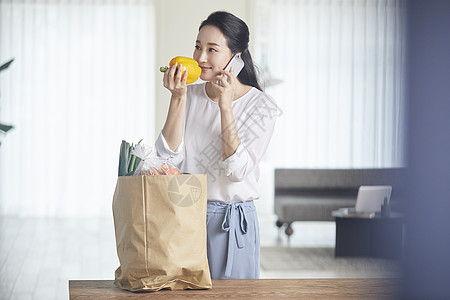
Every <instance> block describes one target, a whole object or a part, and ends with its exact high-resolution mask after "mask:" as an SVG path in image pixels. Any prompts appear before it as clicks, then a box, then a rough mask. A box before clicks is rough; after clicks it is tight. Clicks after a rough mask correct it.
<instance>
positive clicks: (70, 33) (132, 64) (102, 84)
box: [0, 0, 155, 216]
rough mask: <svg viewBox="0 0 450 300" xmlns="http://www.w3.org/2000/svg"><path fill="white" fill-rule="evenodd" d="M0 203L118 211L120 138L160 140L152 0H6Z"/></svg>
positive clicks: (34, 209)
mask: <svg viewBox="0 0 450 300" xmlns="http://www.w3.org/2000/svg"><path fill="white" fill-rule="evenodd" d="M0 5H1V6H0V62H5V61H7V60H9V59H10V58H14V59H15V60H14V62H13V63H12V65H11V66H10V68H9V69H8V70H6V71H4V72H2V73H0V79H1V85H0V91H1V96H0V97H1V98H0V105H1V111H0V121H2V122H3V123H11V124H13V125H14V126H15V129H14V130H12V131H10V132H9V133H8V134H7V135H6V136H4V137H3V138H2V145H1V146H0V213H1V214H7V215H45V216H96V215H111V201H112V195H113V193H114V187H115V182H116V178H117V166H118V159H119V147H120V143H121V140H122V139H125V140H128V141H129V142H137V141H138V140H139V139H141V138H143V139H144V142H147V143H149V144H152V143H153V140H154V137H153V135H154V134H153V132H154V128H153V127H154V124H153V121H154V119H153V115H154V105H153V101H154V99H153V98H154V95H153V90H154V89H153V85H154V84H153V82H154V73H155V72H154V69H155V64H154V61H153V57H154V47H153V46H154V36H155V33H154V23H153V22H154V7H153V1H150V0H103V1H97V0H20V1H15V0H1V1H0Z"/></svg>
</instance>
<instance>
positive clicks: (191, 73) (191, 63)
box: [159, 56, 202, 84]
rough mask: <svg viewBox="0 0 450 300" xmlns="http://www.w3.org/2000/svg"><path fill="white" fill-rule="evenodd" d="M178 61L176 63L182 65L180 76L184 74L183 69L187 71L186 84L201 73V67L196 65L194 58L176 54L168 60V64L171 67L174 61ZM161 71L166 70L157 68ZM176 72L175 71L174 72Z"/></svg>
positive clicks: (195, 79)
mask: <svg viewBox="0 0 450 300" xmlns="http://www.w3.org/2000/svg"><path fill="white" fill-rule="evenodd" d="M175 62H176V63H178V65H180V64H182V65H183V74H181V78H183V76H184V71H186V70H187V71H188V77H187V79H186V84H190V83H193V82H195V81H197V79H198V78H199V77H200V75H201V74H202V69H200V67H199V66H198V63H197V61H196V60H195V59H192V58H189V57H184V56H176V57H174V58H172V60H171V61H170V62H169V66H170V67H171V66H172V65H173V64H174V63H175ZM159 70H160V71H161V72H165V71H167V69H166V68H164V67H161V68H160V69H159ZM175 74H176V73H175Z"/></svg>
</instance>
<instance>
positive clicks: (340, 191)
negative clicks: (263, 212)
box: [274, 168, 405, 236]
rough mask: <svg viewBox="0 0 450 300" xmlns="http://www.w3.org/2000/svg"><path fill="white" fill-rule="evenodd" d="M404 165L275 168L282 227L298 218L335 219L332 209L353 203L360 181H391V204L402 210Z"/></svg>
mask: <svg viewBox="0 0 450 300" xmlns="http://www.w3.org/2000/svg"><path fill="white" fill-rule="evenodd" d="M404 174H405V169H403V168H390V169H387V168H386V169H275V172H274V176H275V178H274V182H275V186H274V187H275V195H274V196H275V197H274V211H275V214H276V215H277V217H278V220H277V222H276V224H277V226H278V227H279V228H281V227H283V226H285V227H286V229H285V233H286V234H287V235H288V236H290V235H292V234H293V230H292V227H291V224H292V223H293V222H295V221H334V218H333V217H332V216H331V212H332V211H333V210H337V209H339V208H342V207H354V206H355V203H356V196H357V193H358V188H359V186H361V185H392V187H393V188H392V194H391V204H392V205H393V209H394V210H395V209H396V208H397V209H398V210H401V208H400V205H401V198H402V196H401V195H402V194H403V192H402V190H403V188H402V186H403V180H404Z"/></svg>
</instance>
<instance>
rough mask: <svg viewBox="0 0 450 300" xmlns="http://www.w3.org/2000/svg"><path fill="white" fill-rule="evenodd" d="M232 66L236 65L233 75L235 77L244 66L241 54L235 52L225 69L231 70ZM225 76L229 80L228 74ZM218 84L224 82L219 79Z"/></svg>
mask: <svg viewBox="0 0 450 300" xmlns="http://www.w3.org/2000/svg"><path fill="white" fill-rule="evenodd" d="M231 67H234V68H233V75H234V77H237V76H238V74H239V72H241V70H242V69H243V68H244V61H243V60H242V58H241V55H240V54H235V55H234V56H233V58H232V59H231V60H230V62H229V63H228V64H227V66H226V67H225V69H224V70H225V71H228V72H229V71H230V70H231ZM223 76H224V77H225V78H226V79H227V80H228V77H227V76H226V75H223ZM217 84H219V85H222V82H220V81H217Z"/></svg>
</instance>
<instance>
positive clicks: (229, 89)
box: [211, 67, 237, 110]
mask: <svg viewBox="0 0 450 300" xmlns="http://www.w3.org/2000/svg"><path fill="white" fill-rule="evenodd" d="M233 71H234V70H233V67H231V69H230V71H229V72H228V71H225V70H222V71H220V73H221V75H218V76H217V77H216V78H217V81H220V82H221V83H222V85H219V84H217V83H216V82H217V81H214V82H213V81H211V84H212V86H213V88H214V89H215V90H216V92H217V96H218V100H219V108H220V109H221V110H224V109H225V110H231V104H232V103H233V100H234V97H235V95H236V90H237V84H236V83H237V80H236V78H235V77H234V75H233ZM222 75H226V76H227V77H228V79H227V78H226V77H225V76H222Z"/></svg>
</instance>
